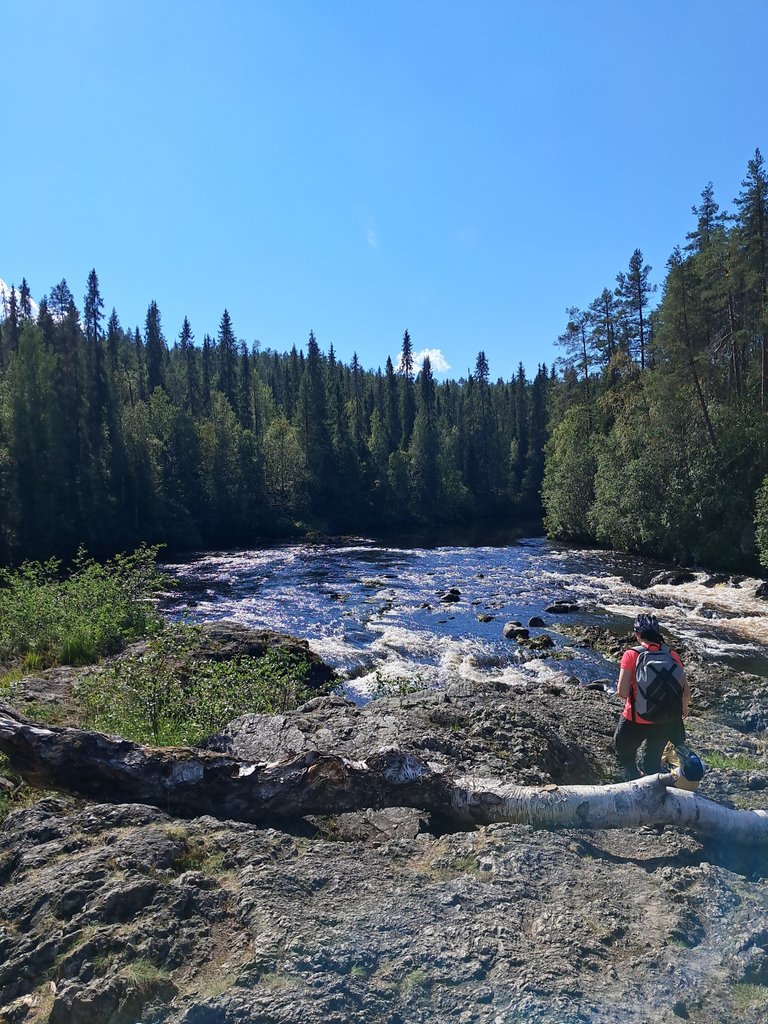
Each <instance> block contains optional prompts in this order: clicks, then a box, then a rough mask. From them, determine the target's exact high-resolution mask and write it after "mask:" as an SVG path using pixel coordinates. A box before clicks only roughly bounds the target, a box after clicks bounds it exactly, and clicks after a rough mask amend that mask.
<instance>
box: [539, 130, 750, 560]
mask: <svg viewBox="0 0 768 1024" xmlns="http://www.w3.org/2000/svg"><path fill="white" fill-rule="evenodd" d="M734 206H735V209H734V212H732V213H728V212H725V211H723V210H721V208H720V206H719V205H718V203H717V201H716V199H715V196H714V192H713V189H712V186H711V184H709V185H707V186H706V187H705V189H704V191H703V192H702V194H701V200H700V202H699V204H697V205H696V206H694V207H693V211H692V212H693V217H694V223H693V227H692V230H691V231H690V232H689V233H688V235H687V236H686V240H685V243H684V244H683V245H682V246H680V247H677V248H676V249H675V250H674V252H673V253H672V255H671V256H670V258H669V260H668V262H667V266H666V278H665V279H664V282H663V285H662V288H661V293H660V301H659V303H658V305H655V306H654V305H653V304H652V298H653V292H654V287H653V286H652V284H651V281H650V277H649V272H650V270H651V268H650V267H648V266H647V265H646V264H645V263H644V260H643V256H642V253H641V252H640V251H639V250H637V251H635V253H634V254H633V256H632V258H631V260H630V263H629V268H628V271H627V272H626V273H622V274H619V275H618V278H617V281H616V286H615V287H604V288H603V289H602V291H600V292H598V294H597V297H596V298H595V300H594V301H593V302H592V303H590V305H589V306H588V307H587V308H585V309H577V308H572V309H569V310H568V311H567V323H566V326H565V330H564V332H563V334H562V335H561V337H560V343H561V345H562V347H563V350H564V353H565V354H564V357H563V360H562V366H563V369H564V373H563V379H562V381H561V384H560V387H559V392H558V402H557V408H556V409H555V410H553V417H552V421H551V426H552V436H551V438H550V440H549V442H548V445H547V453H546V471H545V477H544V485H543V499H544V505H545V509H546V519H545V522H546V526H547V529H548V532H549V533H550V535H551V536H553V537H558V538H561V539H567V540H578V541H582V542H587V543H598V544H601V545H606V546H610V547H615V548H621V549H625V550H632V551H638V552H642V553H645V554H652V555H655V556H658V557H661V558H665V559H675V560H679V561H682V562H700V563H703V564H706V565H710V566H722V567H725V568H734V567H742V568H749V567H751V566H753V565H754V563H755V529H754V526H755V525H756V526H757V530H756V540H757V552H758V554H759V556H760V558H761V560H762V562H763V564H764V565H768V483H767V482H766V472H767V471H768V464H767V463H766V443H767V442H768V410H767V409H766V401H767V398H768V358H767V355H766V336H767V335H768V301H767V300H768V174H767V173H766V168H765V164H764V161H763V158H762V155H761V154H760V151H759V150H758V151H756V153H755V155H754V157H753V158H752V159H751V160H750V161H749V163H748V166H747V173H746V175H745V178H744V180H743V181H742V183H741V189H740V191H739V193H738V195H737V196H736V199H735V201H734ZM598 284H599V282H598ZM755 517H756V519H755Z"/></svg>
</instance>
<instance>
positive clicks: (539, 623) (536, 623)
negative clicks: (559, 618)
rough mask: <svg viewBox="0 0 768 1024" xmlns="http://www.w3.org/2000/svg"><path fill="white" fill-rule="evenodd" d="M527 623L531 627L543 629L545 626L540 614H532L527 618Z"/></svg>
mask: <svg viewBox="0 0 768 1024" xmlns="http://www.w3.org/2000/svg"><path fill="white" fill-rule="evenodd" d="M528 625H529V627H530V628H531V629H543V628H544V627H545V626H546V622H545V621H544V619H542V617H541V616H540V615H534V616H533V617H532V618H530V619H528Z"/></svg>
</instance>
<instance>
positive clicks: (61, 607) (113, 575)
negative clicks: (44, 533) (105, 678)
mask: <svg viewBox="0 0 768 1024" xmlns="http://www.w3.org/2000/svg"><path fill="white" fill-rule="evenodd" d="M157 552H158V548H157V547H146V546H142V547H140V548H139V549H138V550H137V551H134V552H133V553H132V554H125V555H116V556H115V557H114V558H112V559H110V561H108V562H106V563H104V564H99V563H98V562H95V561H94V560H93V559H91V558H87V557H86V556H85V554H84V553H83V552H81V553H80V554H79V555H78V557H77V558H76V559H75V562H74V565H73V568H72V572H71V573H70V574H69V575H68V576H67V577H66V578H62V575H61V562H59V561H57V560H56V559H50V560H49V561H47V562H27V563H25V564H24V565H22V566H21V567H20V568H18V569H15V570H9V569H0V664H12V663H14V662H23V663H24V664H25V665H26V666H27V667H28V668H31V669H38V668H43V667H45V666H47V665H54V664H71V665H85V664H90V663H92V662H94V661H98V659H99V658H101V657H103V656H104V655H106V654H113V653H115V652H116V651H118V650H120V649H121V648H122V647H123V646H124V645H125V643H126V642H127V641H130V640H133V639H137V638H139V637H142V636H146V635H148V634H152V633H155V632H157V630H158V629H159V628H160V625H161V619H160V616H159V615H158V613H157V610H156V608H155V605H154V597H155V595H156V594H157V593H158V591H160V590H161V589H166V588H167V587H168V581H167V579H166V577H165V576H163V575H162V574H161V573H160V572H159V570H158V568H157V565H156V558H157Z"/></svg>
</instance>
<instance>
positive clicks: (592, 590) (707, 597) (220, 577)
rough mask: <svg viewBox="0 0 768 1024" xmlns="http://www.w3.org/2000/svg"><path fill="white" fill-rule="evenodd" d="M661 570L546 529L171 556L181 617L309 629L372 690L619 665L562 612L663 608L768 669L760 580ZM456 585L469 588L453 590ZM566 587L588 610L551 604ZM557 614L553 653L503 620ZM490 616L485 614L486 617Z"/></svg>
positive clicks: (363, 690)
mask: <svg viewBox="0 0 768 1024" xmlns="http://www.w3.org/2000/svg"><path fill="white" fill-rule="evenodd" d="M658 568H660V567H659V566H657V565H654V564H652V563H650V562H643V560H641V559H636V558H630V557H628V556H625V555H621V554H617V553H614V552H594V551H582V550H574V549H568V548H564V547H562V546H559V545H554V544H551V543H549V542H547V541H545V540H543V539H541V538H531V539H528V540H525V541H518V542H515V543H512V544H509V545H508V546H506V547H448V546H441V547H435V548H399V547H395V546H385V545H380V544H377V543H375V542H373V541H365V540H363V539H358V540H354V541H352V542H350V543H347V544H339V545H330V544H295V545H277V546H275V547H272V548H269V549H263V550H252V551H237V552H219V553H206V554H205V555H203V556H201V557H199V558H195V559H190V560H188V561H186V562H180V563H177V564H174V565H168V566H166V570H167V571H168V572H169V574H170V575H171V576H172V577H174V578H175V580H176V582H177V585H178V598H177V599H176V601H175V602H173V603H172V604H171V605H170V606H169V609H168V611H169V614H170V615H171V616H173V617H177V618H181V617H187V618H189V619H191V620H192V621H200V620H204V619H218V618H224V617H226V618H233V619H235V620H237V621H239V622H242V623H244V624H247V625H250V626H254V627H263V628H271V629H276V630H280V631H282V632H286V633H290V634H291V635H294V636H298V637H302V638H305V639H306V640H307V641H308V642H309V644H310V647H311V648H312V649H313V650H314V651H315V652H316V653H317V654H318V655H319V656H320V657H321V658H323V660H324V661H326V662H327V663H328V664H330V665H332V666H333V667H334V668H335V669H336V670H337V672H338V673H339V674H340V676H341V677H342V678H343V679H344V680H345V686H346V689H347V692H349V693H350V694H351V695H352V696H354V697H355V699H359V700H366V699H369V698H370V697H371V696H372V695H374V694H376V693H377V692H390V691H396V690H398V689H404V688H407V687H409V686H414V685H417V686H431V687H444V686H446V685H448V684H451V685H459V684H461V683H462V682H466V683H467V685H469V686H471V685H476V684H478V683H480V682H484V681H488V680H497V681H500V682H505V683H511V684H513V685H526V682H527V681H531V680H534V679H535V680H558V679H563V678H567V677H570V678H571V679H576V680H577V681H579V682H581V683H588V682H591V681H593V680H595V679H598V678H600V679H605V678H612V677H613V676H615V673H616V666H615V664H613V663H610V662H608V661H606V660H605V659H603V658H602V657H601V656H600V655H599V654H597V653H595V652H593V651H589V650H584V649H574V648H572V647H571V646H570V641H569V637H568V636H567V635H566V632H560V631H559V630H560V626H561V623H562V624H566V623H567V624H569V625H571V626H573V625H597V626H607V627H608V628H611V629H614V630H617V631H619V632H621V631H629V630H630V628H631V623H632V620H633V619H634V617H635V615H636V614H638V612H640V611H646V610H649V609H650V610H653V611H655V612H656V614H657V615H658V616H659V619H660V621H661V623H662V626H663V628H664V629H666V630H667V631H668V632H669V634H670V635H671V636H672V637H674V638H677V639H678V640H679V641H685V643H686V644H687V645H689V646H695V647H696V648H697V649H699V650H701V651H702V653H706V654H708V655H710V656H711V657H714V658H716V659H718V658H719V659H722V660H724V661H726V662H728V663H732V664H734V665H735V666H738V667H739V668H742V669H744V670H750V671H759V672H762V673H764V674H768V617H766V615H765V606H764V604H763V602H761V601H760V600H759V599H758V598H756V597H755V590H756V589H757V586H758V584H759V581H758V580H754V579H742V580H739V581H736V582H732V583H728V582H723V583H719V584H718V585H716V586H707V585H706V584H707V581H708V577H707V575H706V574H704V573H696V574H695V578H694V580H693V581H692V582H690V583H684V584H681V585H679V586H671V585H668V584H657V585H655V586H649V585H648V583H649V580H650V579H651V577H652V576H653V573H654V572H655V571H657V570H658ZM451 587H456V588H458V590H459V591H460V595H459V600H458V601H454V602H449V601H446V600H443V597H444V596H445V594H446V592H447V591H448V590H449V589H450V588H451ZM556 599H566V600H569V601H573V602H575V603H576V604H577V605H578V611H576V612H574V613H571V614H569V615H566V616H556V615H553V614H549V613H547V612H546V611H545V608H546V607H547V605H548V604H549V603H550V602H551V601H553V600H556ZM534 615H543V617H544V619H545V621H546V623H547V626H546V629H545V630H542V629H535V628H532V629H531V635H533V636H535V635H536V634H538V633H541V632H547V634H548V635H549V636H550V637H551V638H552V640H553V641H554V648H553V651H552V655H553V656H549V657H547V656H543V657H542V656H541V655H542V654H545V655H546V652H541V653H539V654H538V655H537V656H532V654H531V652H530V651H529V650H527V649H525V648H524V647H521V646H518V645H517V644H516V643H515V642H514V641H509V640H506V639H505V638H504V637H503V635H502V627H503V625H504V623H505V622H506V621H509V620H516V621H518V622H521V623H522V624H523V625H525V624H526V623H527V622H528V620H529V618H530V617H531V616H534ZM481 616H482V617H487V618H488V621H481V618H480V617H481Z"/></svg>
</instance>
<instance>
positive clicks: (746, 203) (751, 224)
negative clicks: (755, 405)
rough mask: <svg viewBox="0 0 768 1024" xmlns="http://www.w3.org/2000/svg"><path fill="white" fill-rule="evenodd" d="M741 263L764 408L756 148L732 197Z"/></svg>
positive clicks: (765, 317) (765, 256)
mask: <svg viewBox="0 0 768 1024" xmlns="http://www.w3.org/2000/svg"><path fill="white" fill-rule="evenodd" d="M734 201H735V203H736V206H737V207H738V214H737V218H736V224H737V230H738V236H739V244H740V250H741V254H742V260H743V266H744V282H745V287H746V296H745V299H746V301H747V302H748V304H749V306H750V309H751V310H752V311H753V313H752V316H751V318H750V320H751V326H752V327H753V330H754V332H755V334H756V335H757V336H758V338H759V346H760V405H761V407H762V408H765V405H766V390H767V385H768V353H767V352H766V335H768V174H766V170H765V162H764V160H763V156H762V154H761V152H760V150H759V149H756V150H755V155H754V156H753V157H752V159H751V160H750V161H749V163H748V164H747V176H746V178H745V179H744V180H743V181H742V183H741V192H740V193H739V195H738V196H737V197H736V199H735V200H734Z"/></svg>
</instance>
